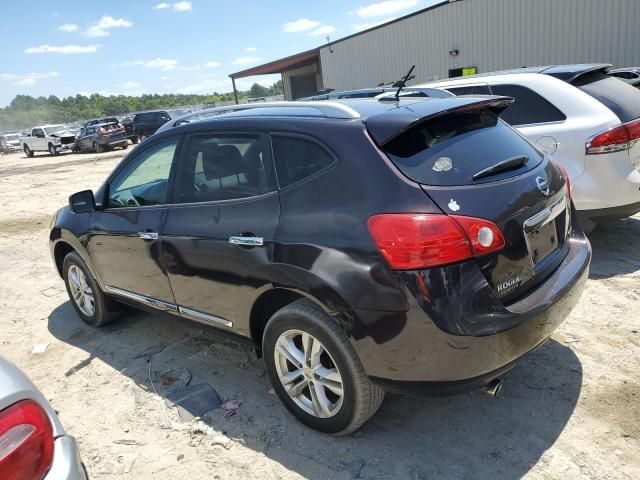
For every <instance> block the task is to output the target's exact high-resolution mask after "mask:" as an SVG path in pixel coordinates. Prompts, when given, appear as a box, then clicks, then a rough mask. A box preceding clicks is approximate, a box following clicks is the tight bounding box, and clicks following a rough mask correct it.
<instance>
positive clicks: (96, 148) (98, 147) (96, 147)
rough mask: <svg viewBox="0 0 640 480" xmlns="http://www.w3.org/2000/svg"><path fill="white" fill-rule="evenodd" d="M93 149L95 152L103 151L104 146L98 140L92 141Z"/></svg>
mask: <svg viewBox="0 0 640 480" xmlns="http://www.w3.org/2000/svg"><path fill="white" fill-rule="evenodd" d="M93 151H94V152H96V153H102V152H104V147H103V146H102V145H100V144H99V143H98V142H93Z"/></svg>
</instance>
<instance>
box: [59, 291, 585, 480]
mask: <svg viewBox="0 0 640 480" xmlns="http://www.w3.org/2000/svg"><path fill="white" fill-rule="evenodd" d="M48 326H49V330H50V331H51V333H52V334H53V335H54V336H55V337H56V338H58V339H59V340H61V341H63V342H66V343H69V344H71V345H73V346H75V347H77V348H79V349H82V350H84V351H86V352H87V353H88V354H89V356H88V358H87V359H85V360H83V361H81V362H80V363H78V364H77V365H76V366H74V367H73V368H70V369H69V370H67V371H66V372H65V373H64V375H66V376H71V375H82V374H83V373H82V370H83V368H84V367H85V366H87V365H89V364H90V363H91V362H92V361H93V360H94V359H96V358H98V359H100V360H101V361H103V362H105V363H106V364H108V365H109V366H111V367H112V368H113V369H115V370H116V371H120V372H122V373H123V374H124V375H127V376H128V377H129V378H131V379H132V380H134V381H135V382H136V384H137V385H138V386H139V387H141V388H143V389H146V390H151V384H150V381H149V375H148V372H149V370H150V369H149V364H148V363H147V361H146V359H145V358H144V357H139V355H140V354H141V353H142V352H145V351H156V350H158V348H157V347H162V346H164V348H163V349H162V350H161V351H160V352H159V353H156V354H155V355H153V357H152V370H153V371H154V372H162V371H163V370H167V369H174V370H175V369H177V368H187V369H189V371H190V372H191V374H192V375H193V380H192V384H196V383H203V382H206V383H209V384H211V385H212V386H213V387H214V388H215V389H216V390H217V392H218V393H219V395H220V397H221V398H222V399H236V400H239V402H240V403H241V406H240V408H239V410H238V412H237V414H236V415H235V416H233V417H231V418H225V417H224V416H223V415H222V414H221V412H220V411H214V412H213V413H211V414H208V415H206V416H205V417H204V420H205V421H206V422H207V423H208V424H209V425H210V426H212V427H213V428H214V429H215V430H217V431H219V432H224V433H225V434H226V435H227V436H228V437H229V438H231V439H234V440H237V441H239V442H242V443H243V444H244V445H245V446H246V447H249V448H251V449H253V450H255V451H256V452H261V453H262V454H263V455H265V456H266V457H268V458H270V459H271V460H273V461H276V462H278V463H280V464H281V465H283V466H284V467H285V468H287V469H289V470H291V471H295V472H297V473H298V474H300V475H302V476H303V477H305V478H310V479H318V480H320V479H325V478H332V479H333V478H336V479H340V478H403V479H404V478H407V479H426V478H447V479H455V478H491V479H502V478H504V479H516V478H520V477H522V476H523V475H524V474H525V473H527V472H528V471H529V470H530V469H531V468H532V467H533V466H534V465H535V464H536V463H538V462H539V461H542V462H547V461H549V460H548V459H542V460H541V456H542V455H543V454H544V453H545V451H547V449H549V448H550V447H551V446H552V445H553V444H554V442H555V441H556V439H557V438H558V436H559V435H560V433H561V432H562V431H563V429H564V427H565V425H566V424H567V422H568V420H569V418H570V417H571V414H572V412H573V410H574V408H575V406H576V402H577V400H578V397H579V395H580V388H581V384H582V368H581V364H580V362H579V360H578V358H577V357H576V355H575V354H574V353H573V352H572V351H571V349H569V348H568V347H566V346H563V345H561V344H559V343H557V342H555V341H553V340H551V341H549V342H547V343H546V344H545V345H543V346H542V347H541V348H539V349H538V350H536V351H535V352H532V353H531V354H530V355H528V356H527V357H526V358H525V359H523V361H522V362H521V363H520V364H519V365H518V366H517V367H516V368H515V369H514V370H512V371H511V372H509V373H508V374H506V376H505V378H504V387H503V389H502V393H501V395H500V397H499V398H497V399H494V398H491V397H489V396H488V395H485V394H482V393H478V392H474V393H469V394H465V395H460V396H457V397H449V398H410V397H404V396H400V395H387V397H386V399H385V402H384V403H383V405H382V408H381V409H380V411H379V412H378V413H377V414H376V415H375V416H374V417H373V418H372V419H371V420H370V421H369V422H368V423H367V424H365V426H364V427H363V428H362V429H361V430H360V431H359V432H357V433H355V434H352V435H349V436H346V437H328V436H326V435H323V434H319V433H317V432H314V431H312V430H310V429H308V428H306V427H304V426H302V425H301V424H300V423H298V422H297V421H296V420H295V419H294V418H293V417H292V416H291V415H290V414H289V413H288V412H287V411H286V410H285V409H284V407H283V406H282V405H281V404H280V402H279V400H278V399H277V397H276V396H275V395H274V394H273V393H270V389H271V387H270V385H269V382H268V379H267V378H266V376H265V371H264V367H263V365H262V361H261V360H259V359H258V358H257V357H256V355H255V353H254V351H253V350H252V349H251V348H250V347H248V346H244V345H240V344H236V343H234V342H231V341H229V340H227V339H224V338H222V337H220V336H219V335H217V334H215V333H214V332H213V331H211V330H208V329H204V330H203V329H202V328H201V327H200V326H199V325H198V324H194V323H191V322H186V321H183V320H180V319H177V318H166V317H156V316H152V315H150V314H147V313H143V312H135V311H128V312H127V313H126V314H125V315H124V316H123V317H122V318H121V319H120V320H119V321H118V322H116V323H114V324H112V325H109V326H107V327H105V328H102V329H100V330H96V329H93V328H91V327H89V326H87V325H85V324H84V323H82V322H81V321H80V319H79V318H78V317H77V315H76V313H75V311H74V310H73V307H72V305H71V304H70V303H69V302H65V303H63V304H61V305H60V306H59V307H57V308H56V309H55V310H54V311H53V312H52V313H51V315H50V316H49V323H48ZM136 357H138V358H136ZM155 383H156V384H155V387H156V388H157V389H158V392H159V394H160V395H164V394H166V393H167V391H168V390H169V389H170V388H172V387H165V386H163V385H162V384H161V383H160V382H155ZM94 387H95V388H101V386H100V385H95V386H94ZM104 388H107V387H104ZM107 393H108V392H105V394H107ZM108 401H109V400H107V403H108ZM104 407H105V406H104V405H100V406H98V405H96V408H104ZM133 408H140V407H133ZM169 415H171V416H172V418H174V419H175V420H176V421H177V418H178V417H177V414H176V412H175V411H174V410H173V409H172V410H171V411H170V412H169ZM158 428H160V425H158Z"/></svg>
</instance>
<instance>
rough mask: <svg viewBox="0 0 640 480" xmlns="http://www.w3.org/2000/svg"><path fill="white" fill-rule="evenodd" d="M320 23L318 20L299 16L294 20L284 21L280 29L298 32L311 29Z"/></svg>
mask: <svg viewBox="0 0 640 480" xmlns="http://www.w3.org/2000/svg"><path fill="white" fill-rule="evenodd" d="M320 25H322V24H321V23H320V22H316V21H315V20H309V19H308V18H300V19H298V20H296V21H294V22H287V23H285V24H284V26H283V27H282V30H283V31H285V32H289V33H299V32H306V31H308V30H313V29H314V28H318V27H319V26H320Z"/></svg>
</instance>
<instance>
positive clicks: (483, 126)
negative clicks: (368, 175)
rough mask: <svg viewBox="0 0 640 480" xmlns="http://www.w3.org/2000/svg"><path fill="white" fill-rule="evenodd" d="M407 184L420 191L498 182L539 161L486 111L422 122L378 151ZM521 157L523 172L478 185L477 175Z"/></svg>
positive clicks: (504, 174)
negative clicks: (428, 187)
mask: <svg viewBox="0 0 640 480" xmlns="http://www.w3.org/2000/svg"><path fill="white" fill-rule="evenodd" d="M383 150H384V151H385V153H387V155H388V156H389V158H391V160H392V161H393V162H394V163H395V164H396V166H397V167H398V168H399V169H400V170H401V171H402V172H403V173H404V174H405V175H406V176H407V177H409V178H410V179H412V180H413V181H415V182H418V183H422V184H425V185H441V186H453V185H470V184H476V183H483V182H491V181H496V180H501V179H504V178H508V177H513V176H515V175H520V174H522V173H524V172H527V171H529V170H531V169H533V168H535V167H536V166H537V165H538V164H540V162H541V161H542V158H543V155H542V153H541V152H539V151H538V150H537V149H536V148H535V147H533V146H532V145H531V144H530V143H529V142H528V141H527V140H525V139H524V137H522V136H521V135H520V134H519V133H517V132H515V131H514V130H513V129H512V128H511V127H509V126H507V125H506V124H505V123H504V122H503V121H501V120H499V118H498V116H497V115H496V114H495V113H493V112H491V111H488V110H479V111H472V112H464V113H456V114H452V115H447V116H444V117H438V118H433V119H431V120H427V121H426V122H424V123H421V124H420V125H417V126H416V127H414V128H412V129H410V130H408V131H407V132H405V133H403V134H402V135H400V136H398V137H396V138H395V139H393V140H392V141H391V142H389V143H388V144H386V145H385V146H384V147H383ZM522 156H525V157H527V161H526V163H524V165H523V166H521V167H519V168H516V169H513V170H508V171H503V172H500V173H497V174H494V175H491V176H486V177H484V178H482V179H479V180H473V176H474V175H475V174H477V173H478V172H480V171H482V170H484V169H486V168H488V167H491V166H493V165H495V164H497V163H499V162H502V161H504V160H508V159H512V158H515V157H522Z"/></svg>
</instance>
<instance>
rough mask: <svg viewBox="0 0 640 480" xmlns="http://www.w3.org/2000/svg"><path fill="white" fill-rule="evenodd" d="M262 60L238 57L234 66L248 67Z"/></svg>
mask: <svg viewBox="0 0 640 480" xmlns="http://www.w3.org/2000/svg"><path fill="white" fill-rule="evenodd" d="M260 60H262V58H260V57H238V58H236V59H235V60H234V61H233V62H231V63H233V64H234V65H246V64H247V63H256V62H259V61H260Z"/></svg>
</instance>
